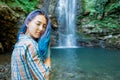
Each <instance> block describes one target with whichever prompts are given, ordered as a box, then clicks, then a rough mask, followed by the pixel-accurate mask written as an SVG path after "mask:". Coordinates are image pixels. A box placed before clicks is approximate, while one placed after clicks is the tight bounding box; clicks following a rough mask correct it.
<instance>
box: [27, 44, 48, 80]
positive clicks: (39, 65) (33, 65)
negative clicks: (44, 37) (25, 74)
mask: <svg viewBox="0 0 120 80" xmlns="http://www.w3.org/2000/svg"><path fill="white" fill-rule="evenodd" d="M26 53H27V54H26V55H27V63H28V66H29V68H30V70H31V72H32V74H33V75H34V76H35V77H36V78H38V79H40V80H44V78H45V76H48V75H49V66H48V65H46V64H44V63H43V60H42V59H41V57H40V54H39V53H38V51H37V49H36V47H34V46H33V45H28V46H27V50H26Z"/></svg>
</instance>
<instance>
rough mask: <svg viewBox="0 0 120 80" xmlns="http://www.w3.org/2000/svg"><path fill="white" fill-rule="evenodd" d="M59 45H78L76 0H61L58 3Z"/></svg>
mask: <svg viewBox="0 0 120 80" xmlns="http://www.w3.org/2000/svg"><path fill="white" fill-rule="evenodd" d="M56 13H57V17H58V27H59V28H58V33H59V45H58V46H59V47H61V46H63V47H73V46H76V38H75V26H76V25H75V22H76V20H75V15H76V0H59V1H58V5H57V10H56Z"/></svg>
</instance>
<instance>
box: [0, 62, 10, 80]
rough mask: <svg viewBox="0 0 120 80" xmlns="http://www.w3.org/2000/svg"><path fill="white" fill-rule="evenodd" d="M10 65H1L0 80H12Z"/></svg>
mask: <svg viewBox="0 0 120 80" xmlns="http://www.w3.org/2000/svg"><path fill="white" fill-rule="evenodd" d="M10 73H11V71H10V64H4V65H0V80H11V76H10Z"/></svg>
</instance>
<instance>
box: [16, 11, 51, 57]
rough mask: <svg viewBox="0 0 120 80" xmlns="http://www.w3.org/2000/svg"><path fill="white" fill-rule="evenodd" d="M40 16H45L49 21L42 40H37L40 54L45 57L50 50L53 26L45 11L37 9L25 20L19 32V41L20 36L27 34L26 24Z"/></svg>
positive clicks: (41, 37)
mask: <svg viewBox="0 0 120 80" xmlns="http://www.w3.org/2000/svg"><path fill="white" fill-rule="evenodd" d="M39 14H41V15H44V16H45V18H46V20H47V25H46V30H45V32H44V33H43V34H42V36H40V38H39V39H38V40H37V41H38V48H39V51H40V54H41V55H43V56H46V53H47V50H48V45H49V40H50V29H51V25H50V20H49V18H48V16H47V14H46V12H45V11H44V10H43V9H37V10H34V11H32V12H31V13H29V14H28V16H27V17H26V18H25V20H24V23H23V25H22V26H21V28H20V29H19V31H18V34H17V40H19V35H20V34H21V33H23V34H25V32H26V29H27V26H26V24H27V23H28V22H29V21H31V20H32V19H33V18H34V17H35V16H36V15H39Z"/></svg>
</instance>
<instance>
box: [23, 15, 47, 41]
mask: <svg viewBox="0 0 120 80" xmlns="http://www.w3.org/2000/svg"><path fill="white" fill-rule="evenodd" d="M46 25H47V20H46V18H45V16H44V15H36V16H35V17H34V18H33V19H32V21H29V22H28V23H27V24H26V26H27V30H26V33H25V34H27V35H29V36H31V37H32V38H35V39H37V38H39V37H40V36H41V35H42V34H43V32H44V31H45V29H46Z"/></svg>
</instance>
